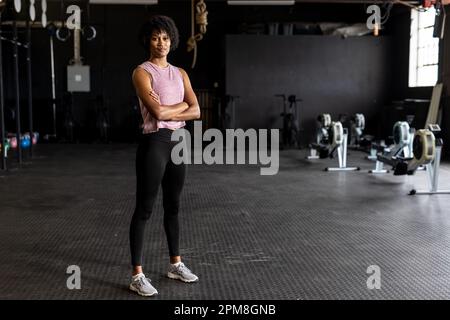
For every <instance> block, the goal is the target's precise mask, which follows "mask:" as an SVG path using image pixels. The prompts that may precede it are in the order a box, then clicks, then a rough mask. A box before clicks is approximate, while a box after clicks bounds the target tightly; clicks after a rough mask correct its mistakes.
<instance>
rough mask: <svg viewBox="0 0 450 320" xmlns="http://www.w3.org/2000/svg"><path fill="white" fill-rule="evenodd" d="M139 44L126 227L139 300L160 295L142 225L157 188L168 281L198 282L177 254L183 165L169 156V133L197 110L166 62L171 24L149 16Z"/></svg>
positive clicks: (173, 37) (183, 77) (180, 74)
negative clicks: (138, 117) (137, 130)
mask: <svg viewBox="0 0 450 320" xmlns="http://www.w3.org/2000/svg"><path fill="white" fill-rule="evenodd" d="M140 39H141V40H142V44H143V45H144V47H145V49H146V50H149V54H150V58H149V60H148V61H146V62H144V63H142V64H141V65H139V66H138V67H137V68H136V69H135V70H134V72H133V84H134V87H135V89H136V93H137V96H138V98H139V103H140V108H141V114H142V118H143V121H144V124H143V131H142V133H143V134H142V136H141V140H140V143H139V146H138V149H137V154H136V180H137V188H136V209H135V211H134V214H133V217H132V220H131V225H130V247H131V263H132V280H131V284H130V289H131V290H132V291H135V292H137V293H138V294H140V295H142V296H152V295H155V294H157V293H158V292H157V290H156V289H155V288H154V287H153V286H152V285H151V284H150V280H149V279H147V278H146V277H145V275H144V273H143V270H142V255H143V253H142V247H143V239H144V231H145V225H146V222H147V220H148V219H149V218H150V215H151V213H152V208H153V204H154V202H155V199H156V196H157V194H158V190H159V186H160V185H161V186H162V192H163V207H164V230H165V232H166V236H167V243H168V247H169V258H170V261H169V262H170V264H169V270H168V272H167V276H168V277H169V278H171V279H179V280H182V281H184V282H195V281H198V277H197V276H196V275H195V274H193V273H192V272H191V271H190V270H189V269H188V268H187V267H186V266H185V265H184V264H183V262H181V257H180V252H179V226H178V208H179V205H180V195H181V192H182V189H183V184H184V179H185V176H186V166H185V164H183V163H182V164H179V165H175V164H174V163H173V162H172V160H171V156H170V155H171V151H172V148H173V147H174V146H175V145H176V144H177V143H178V142H176V141H171V134H172V133H173V131H174V130H177V129H180V128H182V127H184V125H185V120H193V119H198V118H199V117H200V107H199V105H198V101H197V97H196V96H195V93H194V91H193V90H192V86H191V83H190V80H189V77H188V75H187V73H186V72H185V71H184V70H183V69H181V68H177V67H175V66H173V65H171V64H170V63H168V62H167V56H168V54H169V52H170V51H172V50H174V49H175V48H176V47H177V46H178V42H179V36H178V30H177V27H176V25H175V23H174V21H173V20H172V19H171V18H169V17H166V16H153V17H152V18H151V19H150V20H149V21H148V22H147V23H145V24H144V25H143V26H142V28H141V31H140Z"/></svg>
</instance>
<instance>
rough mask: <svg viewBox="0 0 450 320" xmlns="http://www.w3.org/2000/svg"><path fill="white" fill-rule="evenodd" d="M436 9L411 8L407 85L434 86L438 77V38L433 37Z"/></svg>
mask: <svg viewBox="0 0 450 320" xmlns="http://www.w3.org/2000/svg"><path fill="white" fill-rule="evenodd" d="M435 16H436V10H435V9H434V8H429V9H428V10H426V11H419V10H414V9H413V10H411V39H410V46H409V48H410V51H409V86H410V87H429V86H434V85H435V84H436V82H437V79H438V67H439V38H433V31H434V20H435Z"/></svg>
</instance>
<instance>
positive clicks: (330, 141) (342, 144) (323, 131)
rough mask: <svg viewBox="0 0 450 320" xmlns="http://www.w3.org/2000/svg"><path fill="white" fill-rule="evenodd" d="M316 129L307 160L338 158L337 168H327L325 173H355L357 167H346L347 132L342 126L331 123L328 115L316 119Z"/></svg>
mask: <svg viewBox="0 0 450 320" xmlns="http://www.w3.org/2000/svg"><path fill="white" fill-rule="evenodd" d="M317 122H318V127H317V132H316V142H315V143H312V144H310V155H309V156H308V157H307V158H308V159H310V160H311V159H323V158H328V157H330V158H334V154H335V153H337V156H338V163H339V166H338V167H328V168H325V171H356V170H360V168H359V167H347V141H348V130H347V128H344V127H343V126H342V123H341V122H340V121H336V122H334V121H331V116H330V114H328V113H324V114H321V115H319V116H318V117H317Z"/></svg>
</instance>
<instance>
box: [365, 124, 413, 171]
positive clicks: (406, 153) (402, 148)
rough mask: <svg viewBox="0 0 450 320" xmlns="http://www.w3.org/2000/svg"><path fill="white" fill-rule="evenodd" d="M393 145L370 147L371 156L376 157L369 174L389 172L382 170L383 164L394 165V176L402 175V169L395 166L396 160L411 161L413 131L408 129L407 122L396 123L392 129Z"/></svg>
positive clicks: (373, 145) (374, 145)
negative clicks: (373, 167)
mask: <svg viewBox="0 0 450 320" xmlns="http://www.w3.org/2000/svg"><path fill="white" fill-rule="evenodd" d="M392 132H393V140H394V144H393V145H392V146H390V147H386V146H385V145H384V144H375V143H373V144H372V146H371V155H370V156H369V159H370V157H373V156H374V155H375V157H376V163H375V169H373V170H370V171H369V173H388V172H389V170H386V169H384V164H385V163H386V164H391V165H392V164H394V165H393V168H394V175H401V174H403V171H404V169H402V167H401V166H397V161H396V159H397V158H403V159H411V158H412V157H413V139H414V133H415V129H414V128H410V126H409V124H408V122H407V121H397V122H396V123H395V124H394V127H393V130H392Z"/></svg>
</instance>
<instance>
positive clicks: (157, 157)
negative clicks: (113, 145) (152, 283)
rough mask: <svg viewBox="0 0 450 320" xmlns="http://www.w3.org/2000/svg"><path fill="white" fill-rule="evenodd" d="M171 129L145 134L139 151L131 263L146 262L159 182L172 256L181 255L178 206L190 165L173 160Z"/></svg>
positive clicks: (131, 240)
mask: <svg viewBox="0 0 450 320" xmlns="http://www.w3.org/2000/svg"><path fill="white" fill-rule="evenodd" d="M172 132H173V131H172V130H170V129H159V131H157V132H154V133H150V134H145V135H142V137H141V141H140V143H139V146H138V149H137V153H136V181H137V186H136V209H135V211H134V214H133V218H132V219H131V225H130V247H131V263H132V265H133V266H141V265H142V247H143V241H144V232H145V225H146V223H147V220H148V219H149V218H150V215H151V214H152V208H153V204H154V202H155V200H156V196H157V195H158V189H159V186H160V185H161V186H162V190H163V207H164V230H165V232H166V236H167V243H168V247H169V254H170V256H172V257H173V256H178V255H179V226H178V208H179V205H180V195H181V190H182V189H183V184H184V178H185V176H186V165H185V164H183V163H182V164H179V165H176V164H174V163H173V162H172V160H171V157H170V155H171V152H172V148H173V147H174V146H175V145H176V144H177V143H178V142H176V141H171V140H170V137H171V134H172Z"/></svg>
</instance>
